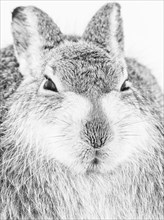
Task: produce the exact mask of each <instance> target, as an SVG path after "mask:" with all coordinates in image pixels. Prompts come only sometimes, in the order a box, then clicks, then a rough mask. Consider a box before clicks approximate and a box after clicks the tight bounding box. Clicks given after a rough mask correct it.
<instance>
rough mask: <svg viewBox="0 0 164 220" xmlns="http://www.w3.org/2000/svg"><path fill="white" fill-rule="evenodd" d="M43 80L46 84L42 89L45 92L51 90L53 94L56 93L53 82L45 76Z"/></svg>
mask: <svg viewBox="0 0 164 220" xmlns="http://www.w3.org/2000/svg"><path fill="white" fill-rule="evenodd" d="M45 78H46V82H45V83H44V86H43V88H44V89H45V90H51V91H53V92H58V90H57V88H56V86H55V84H54V83H53V81H52V80H51V79H50V78H48V77H47V76H45Z"/></svg>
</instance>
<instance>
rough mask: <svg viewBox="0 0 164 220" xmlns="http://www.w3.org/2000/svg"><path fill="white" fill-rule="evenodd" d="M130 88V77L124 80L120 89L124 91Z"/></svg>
mask: <svg viewBox="0 0 164 220" xmlns="http://www.w3.org/2000/svg"><path fill="white" fill-rule="evenodd" d="M129 89H130V87H129V81H128V79H126V80H125V81H124V83H123V84H122V86H121V89H120V91H121V92H124V91H127V90H129Z"/></svg>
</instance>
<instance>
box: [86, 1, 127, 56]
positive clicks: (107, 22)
mask: <svg viewBox="0 0 164 220" xmlns="http://www.w3.org/2000/svg"><path fill="white" fill-rule="evenodd" d="M83 39H84V40H86V41H91V42H93V43H95V44H97V45H99V46H101V47H102V48H104V49H106V50H107V51H111V50H113V51H114V52H122V51H123V50H124V38H123V29H122V19H121V15H120V5H119V4H118V3H109V4H106V5H105V6H103V7H102V8H101V9H100V10H99V11H98V12H97V13H96V14H95V15H94V17H93V18H92V19H91V21H90V23H89V24H88V26H87V28H86V30H85V32H84V34H83Z"/></svg>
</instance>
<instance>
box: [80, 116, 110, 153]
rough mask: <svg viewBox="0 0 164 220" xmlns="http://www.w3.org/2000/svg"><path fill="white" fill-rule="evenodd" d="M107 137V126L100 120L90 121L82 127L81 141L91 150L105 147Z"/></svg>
mask: <svg viewBox="0 0 164 220" xmlns="http://www.w3.org/2000/svg"><path fill="white" fill-rule="evenodd" d="M108 137H109V125H108V124H107V123H106V122H105V121H103V120H100V119H92V120H91V121H87V122H86V124H85V125H84V130H83V139H84V140H85V141H86V142H87V143H88V144H90V145H91V146H92V147H93V148H95V149H98V148H101V147H102V146H104V145H105V143H106V140H107V139H108Z"/></svg>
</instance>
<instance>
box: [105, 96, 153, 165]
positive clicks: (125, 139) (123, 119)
mask: <svg viewBox="0 0 164 220" xmlns="http://www.w3.org/2000/svg"><path fill="white" fill-rule="evenodd" d="M102 108H103V112H104V113H105V114H106V116H107V119H108V121H109V124H110V125H111V128H112V130H113V134H114V135H113V136H114V137H113V139H112V141H111V142H109V143H108V144H107V145H106V153H107V155H108V157H106V159H107V160H109V161H110V162H112V163H113V164H115V163H116V164H117V163H120V162H122V161H125V160H135V159H136V158H137V155H138V156H139V155H141V154H142V152H143V151H149V150H150V148H149V146H150V144H151V138H150V130H151V125H150V123H149V119H148V118H146V116H143V114H142V113H141V112H140V110H139V109H137V108H136V107H135V106H134V105H131V104H128V103H126V102H123V101H122V100H121V98H120V95H119V94H118V93H116V92H113V93H111V94H109V95H107V96H106V97H104V98H103V99H102ZM140 153H141V154H140Z"/></svg>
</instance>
